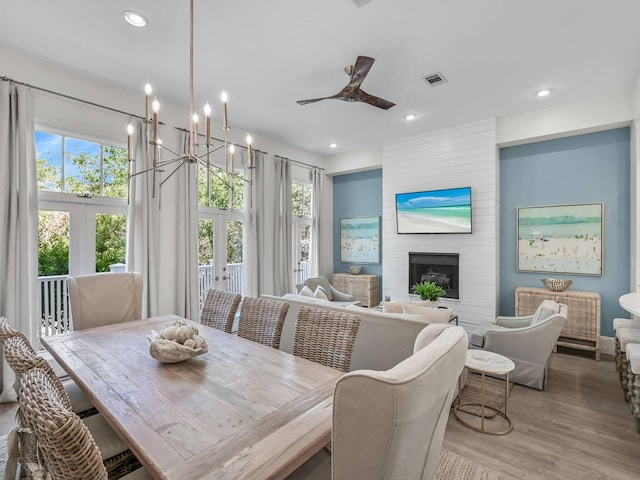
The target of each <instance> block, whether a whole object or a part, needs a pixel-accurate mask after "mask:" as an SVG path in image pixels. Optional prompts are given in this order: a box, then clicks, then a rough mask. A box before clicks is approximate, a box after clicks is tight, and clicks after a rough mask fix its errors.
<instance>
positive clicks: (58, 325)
mask: <svg viewBox="0 0 640 480" xmlns="http://www.w3.org/2000/svg"><path fill="white" fill-rule="evenodd" d="M300 266H301V268H302V272H301V273H302V277H303V281H304V280H305V279H306V278H307V277H308V273H309V262H302V263H301V264H300ZM243 275H244V268H243V264H242V263H228V264H227V271H226V272H225V276H226V277H227V279H226V281H227V290H228V291H229V292H233V293H240V294H242V285H243ZM67 278H68V275H53V276H48V277H38V282H39V284H40V311H41V316H40V318H41V325H40V329H39V330H38V338H40V337H41V336H43V335H55V334H58V333H65V332H68V331H69V330H71V309H70V307H69V290H68V287H67ZM198 279H199V284H200V288H199V300H200V309H201V310H202V306H203V305H204V301H205V299H206V298H207V292H208V291H209V289H211V288H213V287H214V286H215V285H216V284H215V275H214V270H213V265H200V266H199V267H198Z"/></svg>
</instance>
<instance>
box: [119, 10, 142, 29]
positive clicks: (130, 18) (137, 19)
mask: <svg viewBox="0 0 640 480" xmlns="http://www.w3.org/2000/svg"><path fill="white" fill-rule="evenodd" d="M122 16H123V17H124V19H125V20H126V21H127V22H128V23H129V24H131V25H133V26H134V27H144V26H145V25H146V24H147V19H146V18H145V17H144V15H142V14H140V13H138V12H134V11H133V10H125V11H124V12H122Z"/></svg>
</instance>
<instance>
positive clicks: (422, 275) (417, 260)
mask: <svg viewBox="0 0 640 480" xmlns="http://www.w3.org/2000/svg"><path fill="white" fill-rule="evenodd" d="M459 261H460V255H459V254H458V253H420V252H409V293H413V292H412V287H413V286H414V285H415V284H416V283H421V282H435V284H436V285H438V286H439V287H442V288H443V289H444V290H445V294H444V295H443V298H455V299H459V298H460V284H459V275H458V272H459V268H458V267H459Z"/></svg>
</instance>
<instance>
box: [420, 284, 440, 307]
mask: <svg viewBox="0 0 640 480" xmlns="http://www.w3.org/2000/svg"><path fill="white" fill-rule="evenodd" d="M412 291H413V293H415V294H416V295H420V298H421V299H422V300H426V301H430V302H433V304H434V307H437V306H438V299H439V298H440V297H441V296H443V295H444V294H445V293H446V292H445V290H444V288H442V287H439V286H438V285H436V283H435V282H421V283H416V284H415V285H414V286H413V287H412Z"/></svg>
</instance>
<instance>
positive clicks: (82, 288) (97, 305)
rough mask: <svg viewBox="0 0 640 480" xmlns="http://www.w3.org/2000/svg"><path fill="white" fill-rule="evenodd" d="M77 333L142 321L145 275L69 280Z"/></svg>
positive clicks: (118, 275) (95, 275) (109, 275)
mask: <svg viewBox="0 0 640 480" xmlns="http://www.w3.org/2000/svg"><path fill="white" fill-rule="evenodd" d="M68 282H69V301H70V303H71V318H72V321H73V328H74V330H82V329H85V328H90V327H98V326H102V325H111V324H113V323H120V322H127V321H129V320H138V319H140V318H142V287H143V285H142V274H140V273H135V272H131V273H96V274H93V275H78V276H74V277H69V280H68Z"/></svg>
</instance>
